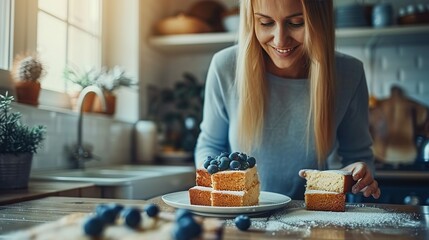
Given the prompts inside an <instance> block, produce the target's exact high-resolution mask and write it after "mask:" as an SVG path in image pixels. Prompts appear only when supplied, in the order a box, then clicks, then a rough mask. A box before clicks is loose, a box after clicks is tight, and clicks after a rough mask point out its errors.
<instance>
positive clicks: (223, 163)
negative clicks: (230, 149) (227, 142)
mask: <svg viewBox="0 0 429 240" xmlns="http://www.w3.org/2000/svg"><path fill="white" fill-rule="evenodd" d="M230 163H231V160H229V158H227V157H222V159H221V160H220V164H219V170H221V171H225V170H227V169H229V164H230Z"/></svg>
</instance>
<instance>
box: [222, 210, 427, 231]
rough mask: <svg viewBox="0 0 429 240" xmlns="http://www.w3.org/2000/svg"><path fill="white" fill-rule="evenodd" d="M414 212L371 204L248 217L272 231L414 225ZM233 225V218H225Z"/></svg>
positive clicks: (257, 226)
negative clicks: (341, 210)
mask: <svg viewBox="0 0 429 240" xmlns="http://www.w3.org/2000/svg"><path fill="white" fill-rule="evenodd" d="M415 217H416V216H414V214H407V213H395V212H388V211H386V210H383V209H380V208H374V207H361V206H357V205H353V206H350V207H347V210H346V212H325V211H308V210H306V209H304V208H288V209H284V210H282V211H280V212H278V213H275V214H273V215H272V216H270V217H269V218H268V219H267V218H252V228H254V229H259V230H265V231H276V230H291V231H293V230H299V229H301V230H302V229H310V228H313V227H328V226H331V227H346V228H358V227H389V226H390V227H394V228H400V227H418V226H419V225H420V222H419V221H417V220H415ZM226 224H227V225H228V226H234V222H233V220H227V222H226Z"/></svg>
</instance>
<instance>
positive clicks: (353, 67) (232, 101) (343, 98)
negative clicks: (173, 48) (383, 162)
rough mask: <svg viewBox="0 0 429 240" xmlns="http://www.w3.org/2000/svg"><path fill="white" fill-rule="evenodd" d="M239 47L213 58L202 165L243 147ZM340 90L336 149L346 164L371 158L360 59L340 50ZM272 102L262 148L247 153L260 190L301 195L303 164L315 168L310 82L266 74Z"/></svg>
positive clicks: (198, 159)
mask: <svg viewBox="0 0 429 240" xmlns="http://www.w3.org/2000/svg"><path fill="white" fill-rule="evenodd" d="M236 54H237V46H234V47H229V48H227V49H224V50H222V51H220V52H218V53H216V54H215V55H214V57H213V60H212V62H211V64H210V67H209V71H208V76H207V81H206V88H205V100H204V114H203V121H202V123H201V133H200V135H199V137H198V142H197V146H196V151H195V164H196V166H197V167H201V166H202V163H203V161H204V159H205V158H206V157H207V156H216V155H219V154H220V153H221V152H223V151H227V152H233V151H241V150H240V148H239V146H238V142H237V139H238V138H237V126H238V124H239V122H237V121H238V119H237V117H238V114H237V109H238V106H237V104H238V99H237V94H236V91H235V90H234V89H233V88H234V86H235V85H234V81H235V80H234V78H235V67H236ZM336 69H337V72H336V76H337V92H336V104H335V121H336V122H335V130H336V135H335V137H336V139H335V142H336V145H335V146H334V147H333V149H332V153H336V154H337V155H338V156H339V157H340V159H341V162H342V164H343V165H344V166H346V165H348V164H350V163H353V162H356V161H365V162H367V163H368V164H370V166H372V163H373V153H372V149H371V146H372V140H371V136H370V133H369V123H368V89H367V84H366V79H365V74H364V70H363V65H362V63H361V62H360V61H359V60H357V59H355V58H352V57H350V56H347V55H344V54H340V53H337V54H336ZM266 80H267V81H268V90H269V96H268V104H267V111H266V116H265V119H264V121H265V122H264V127H263V138H262V143H261V145H260V146H259V147H257V148H255V149H253V150H252V152H247V154H248V155H250V156H254V157H255V158H256V162H257V167H258V172H259V177H260V182H261V190H262V191H270V192H277V193H282V194H285V195H287V196H289V197H291V198H292V199H303V197H304V191H305V186H304V184H305V180H304V179H302V178H301V177H299V176H298V172H299V170H300V169H305V168H310V169H317V157H316V152H315V145H314V138H313V134H311V135H310V137H309V138H308V139H307V135H306V131H307V115H308V110H309V99H310V98H309V81H308V80H307V79H285V78H281V77H277V76H274V75H272V74H268V73H267V75H266Z"/></svg>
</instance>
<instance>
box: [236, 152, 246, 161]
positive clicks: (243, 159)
mask: <svg viewBox="0 0 429 240" xmlns="http://www.w3.org/2000/svg"><path fill="white" fill-rule="evenodd" d="M238 157H239V158H240V160H241V161H246V160H247V155H246V154H245V153H239V154H238Z"/></svg>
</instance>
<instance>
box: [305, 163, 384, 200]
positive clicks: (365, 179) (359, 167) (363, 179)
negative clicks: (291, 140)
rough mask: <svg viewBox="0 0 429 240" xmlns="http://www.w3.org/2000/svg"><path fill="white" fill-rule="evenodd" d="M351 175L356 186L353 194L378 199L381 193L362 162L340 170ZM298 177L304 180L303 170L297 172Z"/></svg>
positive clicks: (369, 171) (366, 166) (353, 188)
mask: <svg viewBox="0 0 429 240" xmlns="http://www.w3.org/2000/svg"><path fill="white" fill-rule="evenodd" d="M341 170H344V171H348V172H351V173H352V176H353V180H355V181H356V184H355V185H354V186H353V187H352V192H353V193H354V194H356V193H358V192H362V193H363V195H364V196H365V197H369V196H371V195H372V196H373V197H374V198H375V199H378V198H379V197H380V194H381V191H380V188H378V182H377V181H376V180H374V177H373V176H372V173H371V170H370V169H369V167H368V165H367V164H366V163H364V162H356V163H352V164H350V165H348V166H346V167H345V168H343V169H341ZM299 176H300V177H302V178H305V169H303V170H300V171H299Z"/></svg>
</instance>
